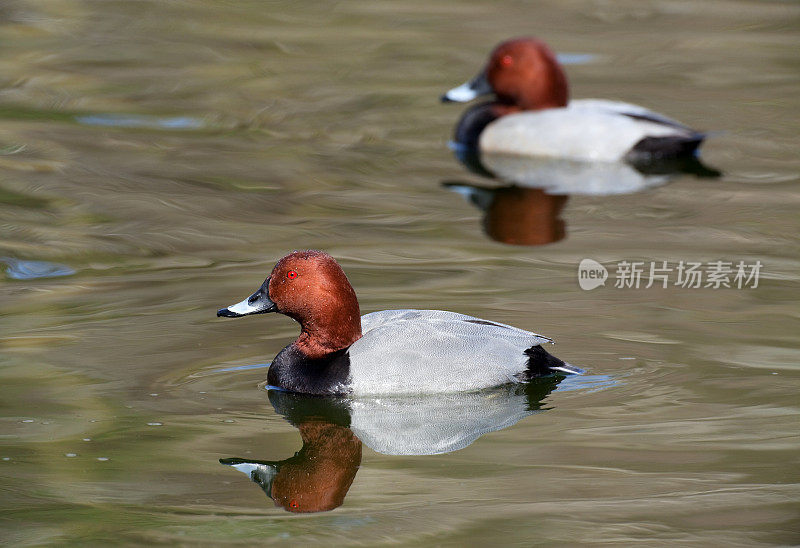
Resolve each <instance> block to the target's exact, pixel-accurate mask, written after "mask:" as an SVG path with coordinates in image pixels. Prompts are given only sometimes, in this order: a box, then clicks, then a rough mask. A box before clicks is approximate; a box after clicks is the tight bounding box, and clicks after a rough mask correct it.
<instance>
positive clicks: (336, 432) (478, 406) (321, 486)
mask: <svg viewBox="0 0 800 548" xmlns="http://www.w3.org/2000/svg"><path fill="white" fill-rule="evenodd" d="M562 380H564V377H563V376H556V375H553V376H551V377H544V378H540V379H537V380H534V381H532V382H530V383H526V384H513V385H504V386H500V387H496V388H491V389H486V390H480V391H476V392H467V393H453V394H445V395H442V394H437V395H419V396H403V397H400V396H397V397H394V396H389V397H380V398H338V397H326V396H311V395H305V394H297V393H292V392H285V391H282V390H269V400H270V403H272V406H273V407H274V408H275V411H276V412H278V413H279V414H281V415H282V416H283V417H284V418H285V419H286V420H287V421H288V422H289V423H290V424H292V425H293V426H295V427H296V428H297V429H298V430H299V431H300V437H301V438H302V440H303V447H302V448H301V449H300V451H298V452H297V453H296V454H295V455H294V456H292V457H290V458H288V459H285V460H280V461H267V460H248V459H241V458H226V459H220V463H222V464H225V465H228V466H231V467H233V468H236V469H237V470H239V471H240V472H243V473H245V474H247V476H248V477H249V478H250V479H251V480H252V481H253V482H255V483H257V484H258V485H259V486H260V487H261V489H262V490H263V491H264V492H265V493H266V494H267V496H268V497H270V498H271V499H272V500H273V501H274V502H275V505H276V506H279V507H282V508H284V509H285V510H287V511H289V512H297V513H301V512H322V511H327V510H333V509H334V508H337V507H339V506H341V505H342V503H343V502H344V498H345V496H346V495H347V492H348V490H349V489H350V486H351V485H352V483H353V480H354V479H355V476H356V472H357V471H358V468H359V466H360V465H361V448H362V442H363V443H364V444H366V445H367V447H369V448H370V449H372V450H373V451H376V452H378V453H383V454H386V455H436V454H442V453H449V452H452V451H457V450H459V449H463V448H465V447H467V446H469V445H470V444H472V443H473V442H474V441H475V440H477V439H478V438H479V437H480V436H482V435H483V434H486V433H487V432H493V431H495V430H502V429H503V428H508V427H509V426H512V425H514V424H516V423H517V422H519V421H520V420H521V419H523V418H525V417H527V416H528V415H531V414H534V413H538V412H541V411H543V410H545V408H544V407H543V400H544V399H545V398H546V397H547V396H548V394H550V392H552V391H553V390H554V389H555V388H556V386H557V385H558V384H559V383H560V382H561V381H562Z"/></svg>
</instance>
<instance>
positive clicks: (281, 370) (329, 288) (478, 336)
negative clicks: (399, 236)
mask: <svg viewBox="0 0 800 548" xmlns="http://www.w3.org/2000/svg"><path fill="white" fill-rule="evenodd" d="M271 312H277V313H279V314H283V315H285V316H288V317H290V318H291V319H293V320H295V321H296V322H298V323H299V324H300V335H299V336H298V337H297V339H295V340H294V341H293V342H292V343H290V344H289V345H287V346H286V347H285V348H284V349H283V350H281V351H280V352H279V353H278V354H277V356H275V358H274V359H273V361H272V362H271V364H270V366H269V369H268V371H267V385H268V387H270V388H276V389H281V390H286V391H289V392H298V393H304V394H315V395H336V396H359V395H379V394H432V393H452V392H462V391H472V390H481V389H484V388H489V387H493V386H500V385H504V384H513V383H525V382H529V381H531V380H532V379H534V378H537V377H541V376H546V375H554V374H559V375H570V374H580V373H583V372H584V371H583V370H582V369H581V368H579V367H575V366H573V365H570V364H568V363H566V362H564V361H562V360H560V359H558V358H556V357H555V356H553V355H552V354H550V353H548V352H547V351H546V350H545V349H544V348H543V347H542V345H544V344H548V343H552V342H553V341H552V339H550V338H548V337H545V336H542V335H538V334H536V333H533V332H531V331H526V330H523V329H519V328H516V327H512V326H510V325H505V324H502V323H499V322H494V321H488V320H482V319H480V318H475V317H472V316H468V315H466V314H459V313H456V312H449V311H444V310H414V309H402V310H382V311H378V312H372V313H370V314H365V315H364V316H361V311H360V308H359V304H358V298H357V297H356V293H355V290H354V289H353V286H352V285H351V284H350V281H349V280H348V279H347V275H346V274H345V273H344V270H342V267H341V266H339V264H338V263H337V262H336V260H335V259H334V258H333V257H332V256H331V255H329V254H328V253H325V252H323V251H317V250H303V251H293V252H291V253H289V254H288V255H286V256H285V257H283V258H281V259H280V260H279V261H278V262H277V263H276V264H275V266H274V267H273V269H272V271H271V273H270V274H269V276H267V278H266V279H265V280H264V282H263V283H262V284H261V286H260V287H259V288H258V290H257V291H256V292H255V293H253V294H252V295H251V296H249V297H248V298H246V299H244V300H243V301H241V302H239V303H236V304H234V305H231V306H228V307H227V308H222V309H220V310H218V311H217V317H225V318H238V317H241V316H248V315H253V314H265V313H271Z"/></svg>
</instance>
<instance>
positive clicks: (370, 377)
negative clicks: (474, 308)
mask: <svg viewBox="0 0 800 548" xmlns="http://www.w3.org/2000/svg"><path fill="white" fill-rule="evenodd" d="M361 326H362V331H363V336H362V337H361V338H360V339H359V340H358V341H356V342H355V343H354V344H353V345H352V346H351V347H350V350H349V355H350V377H351V383H352V384H351V387H352V392H353V393H354V394H379V393H390V392H391V393H435V392H454V391H462V390H475V389H479V388H485V387H489V386H497V385H500V384H504V383H509V382H520V381H522V380H525V373H526V371H527V368H528V362H529V359H530V356H529V355H528V354H526V353H525V351H526V350H527V349H529V348H531V347H534V346H537V345H541V344H543V343H546V342H551V340H550V339H548V338H547V337H543V336H541V335H537V334H536V333H531V332H530V331H524V330H522V329H518V328H516V327H512V326H509V325H504V324H501V323H497V322H490V321H486V320H481V319H479V318H473V317H472V316H467V315H464V314H457V313H454V312H445V311H441V310H384V311H381V312H373V313H372V314H367V315H365V316H363V317H362V318H361Z"/></svg>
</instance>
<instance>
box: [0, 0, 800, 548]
mask: <svg viewBox="0 0 800 548" xmlns="http://www.w3.org/2000/svg"><path fill="white" fill-rule="evenodd" d="M798 21H800V9H799V8H798V6H797V4H795V3H790V2H770V1H765V2H761V1H759V2H748V1H738V2H737V1H719V0H712V1H709V2H703V3H698V2H681V1H660V2H655V1H654V2H641V1H637V2H633V1H630V2H628V1H621V2H614V3H605V2H593V1H570V2H550V1H545V2H537V3H525V2H508V3H502V4H499V3H495V2H465V3H459V4H458V5H455V4H451V3H444V2H399V3H388V2H387V3H384V2H370V3H366V2H365V3H361V2H339V3H335V4H333V3H330V4H323V5H320V4H318V3H310V2H266V3H264V2H237V3H227V2H226V3H220V2H210V1H187V2H174V3H164V2H102V3H99V2H80V1H74V0H52V1H48V2H32V1H23V0H15V1H9V2H5V3H4V4H3V5H2V6H0V44H2V48H1V49H0V120H2V124H0V237H2V240H0V257H4V258H10V259H13V260H25V261H47V262H49V263H54V264H55V265H63V266H64V267H67V268H68V269H72V270H74V271H75V273H74V274H71V275H65V276H50V277H48V276H47V273H48V271H47V270H46V269H45V270H40V269H38V268H39V267H37V265H35V264H34V265H33V266H31V267H30V268H28V270H25V269H24V268H23V272H28V273H30V272H34V273H42V272H44V273H45V274H46V276H44V277H35V276H31V275H28V277H27V278H26V277H25V275H22V276H20V277H21V278H22V279H15V277H14V276H13V270H12V266H11V264H12V263H13V261H11V260H4V263H3V264H4V266H0V269H2V270H3V271H4V272H5V271H6V269H8V274H7V275H5V276H4V278H3V279H2V281H0V458H2V459H3V460H1V461H0V475H2V497H0V509H2V511H1V512H0V542H3V543H4V544H8V545H40V544H59V545H60V544H73V545H76V544H89V545H99V544H107V543H120V544H190V545H203V544H208V545H217V544H222V543H230V544H235V543H240V544H245V545H248V544H252V543H254V542H259V543H274V544H279V545H281V544H283V545H297V544H299V543H301V542H302V543H312V542H313V543H318V542H325V543H332V544H337V545H362V544H363V545H371V546H372V545H383V544H401V545H430V544H433V545H445V546H460V545H470V544H474V545H483V544H488V543H493V544H499V545H515V544H516V545H526V546H527V545H531V544H541V545H554V546H555V545H576V544H589V543H593V544H606V545H610V544H633V545H638V546H650V545H652V546H663V545H665V544H675V545H693V546H696V545H708V546H754V545H755V546H759V545H763V546H767V545H787V544H796V543H798V542H800V504H798V499H799V498H800V486H798V482H800V473H799V472H798V470H800V467H798V464H799V463H798V458H797V455H798V449H800V440H798V431H800V428H799V427H800V405H798V403H800V400H798V396H797V394H798V388H800V382H799V381H800V352H798V342H800V336H798V333H800V316H798V307H797V297H798V281H800V275H798V272H800V260H799V259H798V257H799V256H800V253H799V252H800V245H798V243H799V242H798V236H797V234H798V224H799V223H798V219H799V218H800V217H798V213H797V212H798V207H800V191H799V190H798V181H799V180H800V175H799V174H800V161H798V155H797V151H798V149H800V137H798V135H800V121H799V119H798V116H797V114H798V112H799V111H800V93H798V91H800V71H799V70H798V68H800V62H799V59H798V56H797V51H798V47H800V24H799V23H798ZM520 34H536V35H538V36H540V37H541V38H543V39H545V40H546V41H547V42H548V43H549V44H551V45H552V47H553V48H554V49H555V50H556V51H557V52H559V53H560V54H563V55H565V59H566V60H572V61H574V64H571V65H569V66H567V73H568V76H569V78H570V80H571V85H572V92H573V96H574V97H604V98H617V99H621V100H626V101H630V102H635V103H639V104H643V105H646V106H648V107H650V108H653V109H655V110H658V111H661V112H664V113H667V114H669V115H671V116H673V117H675V118H677V119H679V120H682V121H684V122H686V123H688V124H690V125H692V126H694V127H697V128H699V129H703V130H709V131H713V132H715V133H714V135H713V136H712V138H711V139H709V141H708V142H707V143H706V144H705V145H704V147H703V155H704V158H705V159H706V161H707V162H708V163H709V164H710V165H712V166H713V167H716V168H718V169H720V170H722V171H723V172H724V175H723V176H722V177H721V178H718V179H699V178H695V177H692V176H684V177H677V178H675V179H674V180H672V181H670V182H668V183H667V184H658V185H653V186H651V187H649V188H647V189H644V190H642V191H640V192H632V193H627V194H624V193H623V194H617V195H605V196H603V195H587V194H581V193H575V194H574V195H571V196H569V197H568V198H565V197H564V198H558V199H556V198H554V197H552V196H546V195H543V193H542V192H541V191H535V190H531V189H521V190H519V189H518V190H512V191H509V190H505V191H501V192H500V193H499V194H498V196H501V198H495V202H493V203H494V204H500V203H501V202H503V201H505V202H507V204H508V205H507V206H505V207H508V208H511V209H502V210H497V209H496V210H492V211H489V212H483V211H481V210H480V209H478V208H476V207H475V206H474V205H472V204H470V203H468V202H467V201H465V200H463V199H462V198H461V197H460V196H459V195H458V194H457V193H454V192H452V191H451V190H450V189H448V188H446V187H443V186H442V183H443V182H450V183H458V184H469V185H477V186H485V187H498V186H502V185H500V184H498V183H495V182H493V181H489V180H487V179H482V178H481V177H479V176H477V175H474V174H471V173H469V172H468V171H466V170H465V169H464V168H463V166H461V165H460V164H459V163H458V162H457V161H456V160H455V158H454V157H453V155H452V153H451V152H450V151H449V150H448V148H447V141H448V139H449V138H450V134H451V131H452V127H453V125H454V124H455V122H456V120H457V119H458V116H459V115H460V112H461V111H462V109H463V107H462V106H458V105H441V104H439V103H438V97H439V95H441V93H442V92H443V91H445V90H447V89H449V88H450V87H453V86H455V85H457V84H460V83H462V82H463V81H464V80H466V79H467V78H469V77H471V76H473V75H474V73H475V72H476V71H477V69H478V68H479V67H480V65H481V63H482V62H483V60H484V57H485V55H486V53H487V52H488V50H489V49H490V48H491V47H492V46H493V45H494V44H495V43H497V42H499V41H500V40H502V39H504V38H507V37H510V36H515V35H520ZM569 56H572V57H569ZM520 204H523V205H525V207H519V206H520ZM514 206H517V208H516V210H515V209H514ZM497 207H499V206H495V208H497ZM533 210H535V211H537V212H541V214H537V215H528V214H529V213H530V212H531V211H533ZM514 216H519V218H520V223H513V222H509V218H514ZM543 218H546V219H547V222H544V221H542V219H543ZM523 221H524V223H528V224H523ZM520 227H521V228H520ZM548 231H552V232H548ZM534 233H535V234H537V235H540V236H537V237H538V240H537V239H536V238H534V240H535V241H534V240H526V241H521V240H519V241H518V243H539V244H541V243H544V241H550V242H552V243H549V244H547V245H535V246H532V245H509V244H507V243H502V242H500V241H498V240H503V239H504V238H507V237H510V236H511V235H513V236H514V237H515V238H521V239H524V237H528V236H530V235H531V234H534ZM541 234H549V236H541ZM503 235H505V236H503ZM555 236H559V237H555ZM493 238H494V239H493ZM506 241H507V240H506ZM301 248H319V249H324V250H326V251H328V252H330V253H331V254H333V255H334V256H335V257H336V258H337V259H339V260H340V262H341V264H342V265H343V267H344V269H345V270H346V272H347V273H348V276H349V277H350V280H351V282H352V283H353V285H354V287H355V289H356V291H357V293H358V295H359V299H360V302H361V308H362V311H363V312H365V313H366V312H371V311H374V310H382V309H386V308H405V307H416V308H436V309H445V310H453V311H457V312H462V313H467V314H473V315H476V316H479V317H482V318H487V319H492V320H496V321H500V322H504V323H509V324H513V325H517V326H519V327H522V328H526V329H531V330H534V331H537V332H540V333H543V334H545V335H547V336H550V337H552V338H554V339H555V340H556V341H557V343H558V345H557V346H556V347H555V348H554V350H553V352H554V353H555V354H556V355H558V356H559V357H561V358H563V359H565V360H567V361H569V362H571V363H574V364H578V365H581V366H582V367H585V368H586V369H587V370H588V374H587V377H585V378H584V379H583V380H580V381H578V380H572V381H571V382H567V381H564V382H562V383H561V384H559V385H558V386H552V387H551V386H547V387H540V388H541V390H540V391H538V392H536V393H535V394H532V395H531V394H527V395H525V394H523V395H520V394H514V395H509V394H501V395H498V394H489V395H486V397H487V398H489V400H487V402H488V401H491V402H495V403H497V402H503V401H510V402H521V403H520V405H522V408H526V407H525V406H526V405H527V406H529V409H528V410H530V411H533V410H538V411H543V412H537V413H533V414H528V413H522V414H521V415H520V416H518V417H516V418H517V420H516V421H509V423H508V424H505V425H503V427H500V426H499V425H498V424H497V423H494V427H495V428H494V429H493V428H491V427H490V426H487V427H486V428H485V429H484V430H485V433H483V435H481V436H479V437H477V438H476V439H475V440H474V441H472V442H471V443H469V444H467V445H466V446H464V447H463V448H460V449H458V450H454V451H451V452H448V453H443V454H437V455H419V454H406V455H389V454H385V452H380V451H381V449H382V448H383V449H385V448H386V447H387V446H386V445H381V443H379V441H376V440H375V439H374V438H372V437H370V436H371V435H375V436H379V435H380V434H385V433H386V432H387V430H385V429H381V428H377V429H376V430H375V431H373V432H372V433H371V434H370V432H369V431H368V429H366V428H362V430H358V432H359V433H361V435H362V437H364V439H358V437H356V440H355V441H354V440H353V438H352V436H353V435H355V434H354V432H356V431H357V429H356V428H355V425H354V428H353V429H352V430H351V429H350V428H347V427H346V426H342V424H340V422H341V421H339V422H338V423H337V419H336V418H335V417H338V416H339V414H341V410H338V411H337V410H334V411H332V412H330V413H329V412H328V411H326V412H325V413H322V415H323V418H320V417H319V416H317V415H320V413H321V412H320V413H317V415H313V414H312V416H311V418H310V419H309V418H308V417H306V416H301V417H300V418H297V417H294V419H293V424H292V423H290V422H289V421H287V420H286V419H285V418H284V416H283V415H282V414H281V412H279V411H280V409H279V410H277V411H276V409H275V408H273V405H272V404H271V402H270V395H268V393H267V392H266V391H265V390H262V389H260V388H259V387H258V385H259V383H260V382H262V381H263V380H264V378H265V369H264V368H263V367H255V366H257V365H258V364H265V363H266V362H268V361H269V360H270V359H272V357H273V356H274V355H275V353H276V352H277V351H278V350H280V348H282V347H283V346H284V345H285V344H286V343H287V342H288V341H289V340H291V338H292V337H293V336H295V334H296V326H295V324H293V322H291V321H289V320H288V319H286V318H282V317H266V316H262V317H258V316H256V317H253V318H245V319H241V320H237V321H224V320H222V319H217V318H216V317H215V312H216V310H217V308H219V307H221V306H225V305H228V304H231V303H233V302H237V301H238V300H240V299H242V298H243V297H245V296H247V295H249V294H250V292H251V291H252V290H254V289H255V288H256V287H257V286H258V285H259V284H260V282H261V281H262V280H263V278H264V276H265V274H266V273H267V272H268V271H269V269H270V268H271V266H272V264H273V263H274V262H275V260H276V259H277V258H279V257H280V256H282V255H283V254H285V253H286V252H287V251H290V250H292V249H301ZM584 258H592V259H595V260H597V261H599V262H601V263H602V264H604V265H605V266H606V267H608V268H609V269H610V272H611V276H612V277H611V278H610V279H609V280H608V281H607V282H606V286H604V287H599V288H597V289H594V290H592V291H583V290H581V289H580V288H579V287H578V281H577V268H578V264H579V263H580V261H581V260H582V259H584ZM719 260H723V261H731V262H733V263H736V262H738V261H744V262H746V263H748V264H752V263H755V262H756V261H760V262H761V263H762V264H763V266H762V270H761V273H760V278H759V283H758V287H756V288H752V287H748V288H743V289H736V288H719V289H713V288H711V287H709V288H699V289H689V288H685V287H680V286H676V285H674V284H671V285H670V286H669V287H667V288H661V287H659V286H658V284H656V286H654V287H651V288H649V289H645V288H640V289H633V288H627V289H618V288H615V287H614V283H613V281H614V280H613V277H614V267H615V266H616V265H617V264H618V263H619V262H620V261H641V262H644V263H645V264H647V265H649V264H650V263H651V262H657V263H658V264H660V263H661V262H662V261H668V262H669V263H670V264H673V265H674V264H677V263H679V262H680V261H695V262H701V263H704V264H707V263H710V262H713V261H719ZM14 264H16V265H17V267H18V266H19V265H18V264H17V263H14ZM22 266H23V267H24V266H25V265H24V264H23V265H22ZM29 266H30V265H29ZM39 266H41V265H39ZM49 272H50V274H54V273H55V274H68V271H65V270H60V269H59V268H58V267H56V270H55V271H49ZM670 279H671V280H672V281H674V280H676V274H675V273H673V274H672V276H671V278H670ZM248 366H254V367H248ZM568 381H570V380H569V379H568ZM504 398H505V399H504ZM514 398H517V399H514ZM520 398H521V399H520ZM445 403H447V402H445ZM458 405H465V402H464V400H458V401H454V402H452V403H449V404H447V405H445V406H444V407H443V408H441V409H440V411H437V412H434V411H431V415H432V416H434V415H435V416H444V415H446V414H447V411H446V410H450V412H453V411H454V410H457V409H459V408H458ZM475 408H476V409H479V410H486V409H489V408H491V405H490V404H489V403H484V404H480V405H475V406H473V407H469V409H475ZM389 409H390V411H392V409H391V408H389ZM404 409H405V411H406V412H410V411H409V409H408V408H404ZM412 409H414V408H412ZM416 409H427V408H426V407H424V406H420V407H416ZM465 409H466V408H465ZM515 409H517V408H515ZM337 413H338V414H337ZM376 413H377V412H370V413H368V416H370V417H374V416H378V415H376ZM437 413H438V415H437ZM470 413H472V411H464V412H461V413H460V414H459V416H460V417H461V419H462V420H466V422H468V423H470V424H472V425H475V424H478V422H479V418H478V417H477V415H475V416H474V418H473V415H472V414H470ZM397 416H403V417H405V416H409V415H397ZM498 416H499V415H498ZM453 420H455V419H453ZM487 420H488V419H487ZM490 422H491V421H489V422H487V424H489V423H490ZM398 423H399V421H398ZM399 424H404V423H399ZM394 426H395V427H396V428H397V427H398V424H395V425H394ZM412 431H413V430H412ZM407 432H408V431H406V433H407ZM301 434H302V435H303V439H305V441H306V442H307V443H306V445H307V446H308V448H307V449H305V450H304V451H305V453H303V455H317V456H318V460H316V461H315V460H314V459H311V460H310V461H309V460H307V461H302V459H300V461H298V462H299V464H298V468H297V470H298V474H301V475H302V474H304V473H306V472H307V471H308V470H309V469H308V468H304V466H308V462H312V463H314V462H320V463H327V465H328V466H330V467H331V468H330V471H328V469H324V468H323V467H321V466H320V467H316V468H313V472H314V473H316V474H319V475H317V476H312V475H309V477H315V478H322V479H319V480H318V481H315V482H311V483H313V484H314V485H318V484H319V485H321V484H322V483H324V479H325V478H328V479H330V478H334V477H335V478H339V479H338V480H337V482H336V485H337V486H339V487H340V488H341V487H342V486H344V484H345V483H346V482H347V481H348V479H350V480H351V481H352V484H350V485H349V487H347V488H346V489H345V494H344V496H343V497H340V500H337V501H336V502H337V503H338V504H337V505H336V508H335V509H333V510H332V511H328V512H319V513H304V514H296V513H294V512H287V511H286V510H284V509H283V508H281V507H276V505H275V503H274V502H273V501H272V500H270V499H269V498H267V497H266V496H265V493H264V491H263V490H262V489H260V488H259V486H258V485H256V484H254V483H253V482H251V481H250V480H249V479H248V477H246V476H245V475H243V474H242V473H239V472H237V471H236V470H235V469H232V468H231V467H230V466H225V465H222V464H220V462H219V459H221V458H222V459H227V458H237V459H243V460H249V461H284V460H286V459H290V458H291V457H293V455H294V454H295V452H297V451H299V450H300V448H301V447H302V446H303V440H301ZM403 435H404V431H403V430H402V429H400V428H397V433H396V434H395V435H393V436H388V437H389V438H390V441H391V440H395V441H396V440H397V439H399V437H401V436H403ZM414 439H417V440H418V439H420V436H416V437H414ZM368 440H369V441H368ZM362 442H363V444H362ZM370 443H372V445H373V446H372V447H371V446H370ZM386 443H388V442H386ZM315 448H316V449H315ZM319 448H321V449H319ZM336 448H340V449H341V450H340V451H338V450H336ZM317 450H319V451H320V452H319V453H316V452H315V451H317ZM326 451H327V452H326ZM331 451H333V453H331ZM337 451H338V452H337ZM357 453H358V456H359V459H358V460H357V459H356V455H357ZM301 456H302V455H301ZM315 458H317V457H315ZM293 462H295V461H293ZM284 469H285V470H289V469H290V468H284ZM354 470H355V472H353V471H354ZM353 473H354V474H355V475H354V476H353ZM309 474H310V472H309ZM351 476H352V477H351ZM301 483H302V482H301ZM303 488H308V482H306V483H305V484H303Z"/></svg>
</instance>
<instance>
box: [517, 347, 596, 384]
mask: <svg viewBox="0 0 800 548" xmlns="http://www.w3.org/2000/svg"><path fill="white" fill-rule="evenodd" d="M525 354H526V355H527V356H528V376H529V378H530V379H533V378H535V377H541V376H543V375H552V374H553V373H556V374H558V375H580V374H581V373H585V371H584V370H583V369H581V368H580V367H575V366H574V365H570V364H568V363H566V362H564V361H561V360H559V359H558V358H556V357H555V356H553V355H552V354H550V353H549V352H547V350H545V349H544V348H542V347H541V345H537V346H531V347H530V348H529V349H527V350H526V351H525Z"/></svg>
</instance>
